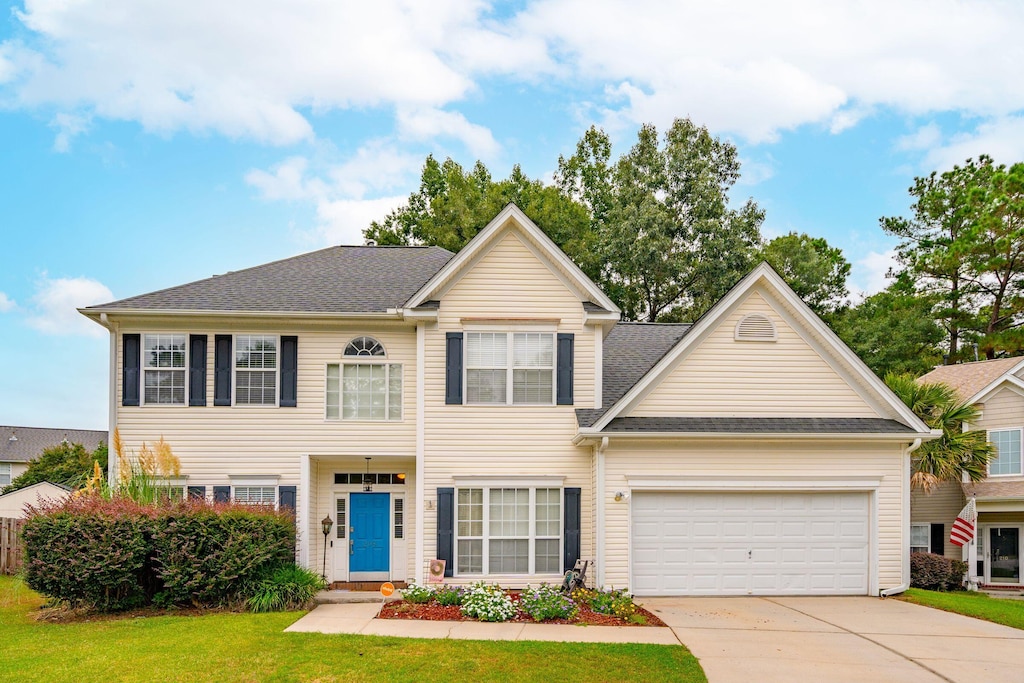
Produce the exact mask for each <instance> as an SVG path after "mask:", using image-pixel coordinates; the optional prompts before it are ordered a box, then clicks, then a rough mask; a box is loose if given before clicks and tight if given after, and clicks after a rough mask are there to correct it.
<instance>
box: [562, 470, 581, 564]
mask: <svg viewBox="0 0 1024 683" xmlns="http://www.w3.org/2000/svg"><path fill="white" fill-rule="evenodd" d="M580 491H581V489H578V488H567V489H565V517H564V519H565V528H564V534H563V536H564V537H565V553H564V555H565V562H564V565H563V566H564V569H563V571H569V570H570V569H572V568H573V567H574V566H576V560H578V559H580Z"/></svg>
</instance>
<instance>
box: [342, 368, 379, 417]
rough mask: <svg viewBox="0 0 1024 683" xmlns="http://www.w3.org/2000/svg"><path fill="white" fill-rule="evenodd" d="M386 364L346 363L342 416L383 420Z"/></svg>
mask: <svg viewBox="0 0 1024 683" xmlns="http://www.w3.org/2000/svg"><path fill="white" fill-rule="evenodd" d="M386 372H387V370H386V366H384V365H346V366H345V369H344V370H343V374H344V379H343V382H342V390H343V393H344V396H343V397H342V417H343V418H345V419H347V420H383V419H384V418H385V417H386V410H385V408H386V406H385V396H386V393H385V392H386V388H387V384H386Z"/></svg>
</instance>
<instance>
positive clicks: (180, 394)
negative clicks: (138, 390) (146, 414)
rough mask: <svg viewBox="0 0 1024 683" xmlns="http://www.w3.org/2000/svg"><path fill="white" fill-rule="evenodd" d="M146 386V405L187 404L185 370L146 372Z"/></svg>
mask: <svg viewBox="0 0 1024 683" xmlns="http://www.w3.org/2000/svg"><path fill="white" fill-rule="evenodd" d="M144 384H145V400H146V403H166V404H173V405H182V404H184V403H185V371H184V370H146V372H145V377H144Z"/></svg>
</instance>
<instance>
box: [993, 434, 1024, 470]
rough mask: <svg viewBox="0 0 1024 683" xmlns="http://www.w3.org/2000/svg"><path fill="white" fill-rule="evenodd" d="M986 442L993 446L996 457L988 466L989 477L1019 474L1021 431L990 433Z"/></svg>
mask: <svg viewBox="0 0 1024 683" xmlns="http://www.w3.org/2000/svg"><path fill="white" fill-rule="evenodd" d="M988 440H989V441H990V442H991V443H992V445H993V446H995V449H996V457H995V459H993V460H992V461H990V462H989V464H988V473H989V474H990V475H997V476H998V475H1013V474H1017V475H1019V474H1021V473H1022V472H1021V430H1020V429H1001V430H998V431H990V432H989V433H988Z"/></svg>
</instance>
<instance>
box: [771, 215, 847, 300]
mask: <svg viewBox="0 0 1024 683" xmlns="http://www.w3.org/2000/svg"><path fill="white" fill-rule="evenodd" d="M761 258H763V259H764V260H765V261H767V262H768V263H769V264H771V266H772V268H774V269H775V270H777V271H778V272H779V275H781V276H782V277H783V278H784V279H785V280H786V282H787V283H789V286H790V287H792V288H793V291H794V292H796V293H797V295H798V296H799V297H800V298H801V299H803V301H804V303H806V304H807V305H808V306H810V307H811V310H813V311H814V312H815V313H817V314H818V315H820V316H822V317H825V318H828V317H829V316H830V315H832V314H834V313H835V312H836V311H837V310H839V309H840V308H841V307H842V306H843V304H844V302H845V301H846V297H847V295H848V294H849V290H848V289H847V288H846V280H847V278H848V277H849V276H850V262H849V261H847V260H846V258H845V257H844V256H843V251H842V249H839V248H838V247H831V246H829V244H828V242H826V241H825V239H824V238H822V237H811V236H810V235H806V234H797V233H795V232H791V233H789V234H787V235H781V236H779V237H776V238H775V239H773V240H772V241H770V242H768V243H767V244H766V245H765V246H764V249H762V251H761Z"/></svg>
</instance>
